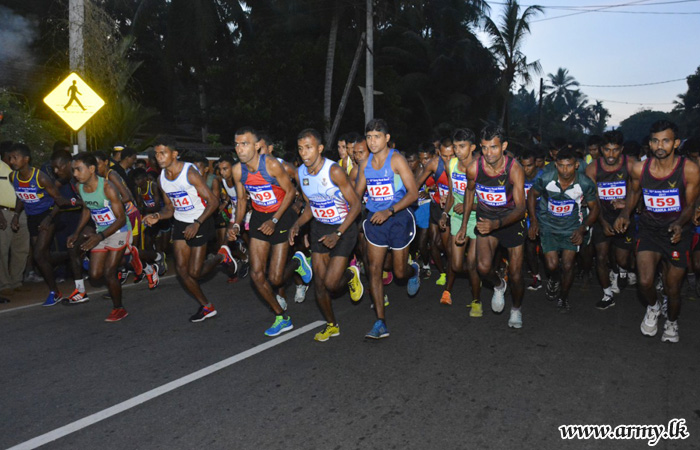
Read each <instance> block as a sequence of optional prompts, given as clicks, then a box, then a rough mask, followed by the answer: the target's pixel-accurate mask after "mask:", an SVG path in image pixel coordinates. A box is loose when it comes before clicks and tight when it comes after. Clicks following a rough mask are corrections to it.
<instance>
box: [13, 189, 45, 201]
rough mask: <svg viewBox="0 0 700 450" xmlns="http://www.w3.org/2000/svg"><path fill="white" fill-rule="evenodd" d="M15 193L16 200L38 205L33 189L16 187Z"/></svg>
mask: <svg viewBox="0 0 700 450" xmlns="http://www.w3.org/2000/svg"><path fill="white" fill-rule="evenodd" d="M16 193H17V198H19V199H20V200H21V201H23V202H24V203H38V202H39V201H40V200H41V198H39V195H38V194H37V193H36V188H33V187H18V188H17V191H16Z"/></svg>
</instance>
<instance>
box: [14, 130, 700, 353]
mask: <svg viewBox="0 0 700 450" xmlns="http://www.w3.org/2000/svg"><path fill="white" fill-rule="evenodd" d="M364 131H365V132H364V134H359V133H350V134H347V135H344V136H343V137H341V139H340V140H339V142H338V152H339V155H340V159H339V161H338V162H335V161H333V160H331V159H328V158H327V157H326V156H325V155H327V154H328V151H326V150H325V149H324V145H323V140H322V137H321V135H320V134H319V132H318V131H316V130H313V129H306V130H303V131H302V132H301V133H299V135H298V136H297V152H298V159H297V161H298V167H297V166H295V165H294V164H291V163H290V162H287V161H284V160H282V159H278V158H275V157H274V156H272V154H271V148H270V147H271V145H270V142H269V137H267V136H266V135H263V134H259V133H258V132H256V131H255V130H254V129H252V128H249V127H244V128H241V129H239V130H238V131H236V133H235V155H236V158H234V157H233V155H225V156H223V157H221V159H220V161H219V162H218V164H217V165H218V167H217V171H218V172H217V174H216V175H215V174H208V173H207V167H206V166H207V165H206V160H203V161H199V160H197V159H196V158H195V160H193V161H192V162H188V161H185V158H181V157H180V152H179V150H178V146H177V143H176V142H175V140H174V139H173V138H170V137H167V136H164V137H159V138H157V139H156V141H155V142H154V153H155V160H156V161H157V164H158V166H159V169H160V174H159V175H155V173H157V171H155V170H153V171H152V172H153V173H151V174H149V173H148V172H147V171H146V170H145V169H133V171H132V173H131V174H130V176H121V175H120V174H119V173H117V172H118V170H117V169H118V168H117V167H114V164H113V163H112V164H111V165H110V161H109V158H108V157H107V156H106V155H104V154H100V153H99V152H97V154H95V153H81V154H78V155H75V156H73V157H71V156H70V155H69V154H67V152H65V151H63V152H58V153H56V152H55V153H54V155H52V167H53V171H54V173H55V175H57V176H58V177H59V180H60V181H57V182H56V183H54V182H53V181H52V180H51V179H49V178H48V177H46V176H45V174H43V173H42V172H41V171H39V170H37V169H35V168H32V167H31V165H30V157H31V154H30V151H29V148H28V147H26V146H23V145H22V144H16V145H15V146H13V147H12V149H11V150H10V152H9V155H10V156H9V161H10V166H11V167H12V169H13V170H14V171H15V172H14V173H13V175H12V177H11V181H12V183H13V186H14V188H15V191H16V194H17V198H18V200H17V205H16V208H15V215H14V217H13V220H12V222H11V224H10V225H11V226H12V227H13V229H16V228H18V226H19V222H18V220H19V215H20V214H21V213H22V211H24V212H25V213H26V215H27V222H28V227H29V232H30V235H31V236H32V240H33V246H34V247H33V248H34V259H35V263H36V266H37V268H38V269H39V271H40V272H41V274H42V275H43V276H44V279H45V281H46V283H47V285H48V287H49V290H50V294H49V296H48V298H47V300H46V302H45V303H44V304H45V305H47V306H50V305H53V304H57V303H58V302H59V301H61V299H62V296H61V294H60V293H59V292H58V287H57V285H56V282H55V278H54V276H53V269H52V266H51V263H50V261H49V259H48V258H45V257H43V256H42V255H46V254H48V246H49V243H50V242H51V240H52V237H53V232H54V230H53V229H52V228H53V218H54V217H55V216H56V215H57V214H60V213H61V212H62V211H65V210H66V209H68V208H69V207H72V208H73V209H75V208H80V210H81V211H82V213H81V214H80V219H79V221H78V223H77V225H76V227H75V230H74V232H73V233H72V234H71V235H70V237H69V238H68V240H67V247H68V248H69V252H68V253H69V260H70V267H71V270H72V272H73V275H74V279H75V285H76V287H75V292H74V293H73V294H72V295H70V296H69V297H67V298H66V299H65V300H64V301H66V302H67V303H82V302H84V301H87V300H88V297H87V294H86V291H85V286H84V282H83V277H82V267H81V266H82V264H81V262H82V256H83V254H89V263H88V268H89V276H90V277H91V278H92V279H94V280H103V281H104V282H105V284H106V285H107V287H108V290H109V296H110V297H111V299H112V302H113V309H112V311H111V313H110V315H109V316H108V318H107V319H106V320H107V321H110V322H113V321H118V320H121V319H123V318H124V317H126V316H127V314H128V313H127V312H126V309H125V308H124V307H123V305H122V295H121V283H120V276H118V274H119V273H121V274H122V275H121V281H124V278H125V277H126V276H128V272H125V271H124V269H121V270H120V268H123V267H124V266H127V267H131V269H132V270H133V271H134V273H135V277H136V280H137V281H139V280H140V278H143V277H144V276H145V277H147V279H148V282H149V287H150V288H152V289H153V288H155V287H157V286H158V283H159V278H158V277H159V272H161V274H162V273H163V270H164V266H165V257H164V254H163V252H164V251H165V250H166V246H167V241H168V240H170V239H171V240H172V252H173V255H174V259H175V268H176V272H177V275H178V276H179V278H180V280H181V282H182V286H183V288H184V289H185V291H186V292H187V293H188V294H190V295H191V296H192V297H193V298H194V299H195V300H196V301H197V302H198V304H199V309H198V310H197V312H196V313H195V314H194V315H192V316H191V317H190V320H191V321H192V322H201V321H203V320H206V319H208V318H211V317H214V316H216V315H217V310H216V308H215V307H214V305H213V304H212V303H211V302H210V301H209V299H208V298H207V297H206V296H205V294H204V293H203V291H202V289H201V287H200V280H201V279H202V277H204V276H205V275H207V274H208V273H210V272H212V271H213V270H214V269H215V268H216V267H218V266H220V265H223V266H224V270H225V271H226V273H227V274H228V275H229V276H230V277H231V281H235V280H236V279H237V277H240V278H242V277H244V276H245V275H246V274H247V273H248V272H249V274H250V277H251V280H252V283H253V285H254V287H255V289H256V291H257V292H258V294H259V295H260V296H261V297H262V299H264V300H265V302H266V303H267V305H268V306H269V309H270V310H271V311H272V313H273V315H274V321H273V323H272V325H271V326H270V327H268V328H267V329H266V330H265V335H267V336H277V335H279V334H281V333H284V332H286V331H289V330H291V329H293V327H294V326H293V323H292V319H291V317H290V316H289V314H288V313H287V312H286V310H287V303H286V299H285V295H284V288H285V285H286V284H287V283H288V282H289V281H290V280H292V279H293V278H294V279H295V284H296V286H297V292H296V294H295V300H296V301H297V302H301V301H304V296H305V292H306V289H307V287H308V285H309V284H310V283H311V281H312V280H313V284H314V288H315V289H314V291H315V296H316V300H317V302H318V305H319V307H320V310H321V313H322V314H323V316H324V318H325V320H326V322H327V324H326V326H325V327H324V328H323V329H322V330H320V331H319V332H318V333H317V334H316V335H315V339H316V340H317V341H322V342H323V341H327V340H328V339H329V338H331V337H336V336H338V335H339V334H340V327H339V324H338V320H337V318H336V316H335V314H334V312H333V307H332V302H331V298H332V297H334V296H338V295H341V294H342V293H343V292H344V290H345V289H346V288H347V289H348V291H349V294H350V297H351V299H352V300H353V301H355V302H357V301H359V300H360V299H361V298H362V296H363V293H364V286H363V283H362V281H361V274H362V273H365V274H366V276H367V280H368V281H369V291H370V296H371V299H372V307H373V310H374V314H375V316H376V317H375V320H374V324H373V326H372V328H371V329H370V331H369V332H368V333H367V334H366V337H367V338H370V339H381V338H385V337H387V336H389V328H388V325H387V320H386V309H385V306H386V305H388V303H389V302H388V300H389V299H388V296H386V295H385V293H384V285H385V284H388V283H389V282H391V281H392V280H397V281H398V282H400V283H404V282H405V283H406V287H407V291H408V295H409V296H415V295H416V294H417V293H418V291H419V289H420V284H421V278H428V277H430V274H431V265H432V266H435V267H436V268H437V270H438V272H439V276H438V277H437V284H438V285H443V286H445V288H444V292H443V294H442V296H441V298H440V303H441V304H444V305H451V304H452V302H453V298H452V289H453V286H454V284H455V280H456V277H457V275H464V276H465V277H466V278H467V279H468V280H469V283H470V285H471V300H469V301H467V302H466V304H467V306H468V307H469V308H470V312H469V315H470V316H471V317H474V318H476V317H481V316H482V315H483V307H482V302H481V300H482V298H481V290H482V282H485V283H486V285H487V286H488V287H490V288H491V289H492V290H493V294H492V297H491V300H490V307H491V309H492V311H493V312H494V313H497V314H500V313H502V312H503V311H504V309H505V294H506V291H507V289H508V288H510V291H511V298H512V303H511V307H510V310H509V314H508V326H509V327H511V328H516V329H517V328H521V327H522V326H523V313H522V301H523V296H524V292H525V279H524V277H523V273H524V269H525V267H523V266H526V267H527V270H528V272H529V273H530V274H531V276H532V279H533V281H532V284H530V285H529V286H528V289H530V290H538V289H540V288H541V287H542V285H543V284H542V282H541V277H540V270H539V267H540V260H543V261H544V272H545V274H546V276H547V281H546V288H545V296H546V298H547V299H549V300H552V301H554V302H556V305H557V308H558V310H559V311H560V312H562V313H567V312H569V311H570V304H569V298H568V295H569V291H570V288H571V286H572V283H573V279H574V274H575V267H576V264H577V258H579V261H578V263H579V265H581V266H583V267H584V268H585V267H586V265H587V264H588V265H589V266H590V261H591V260H592V256H593V253H595V256H596V258H595V261H596V272H597V275H598V279H599V282H600V284H601V287H602V290H603V296H602V299H601V300H600V301H599V302H598V303H597V304H596V307H598V308H599V309H607V308H609V307H611V306H613V305H614V304H615V300H614V295H615V294H616V293H619V286H618V281H619V280H620V279H621V278H624V279H627V280H628V283H629V284H634V283H635V281H636V282H637V283H638V284H639V292H640V294H641V296H642V297H643V299H644V300H645V301H646V302H647V305H648V306H647V311H646V314H645V316H644V319H643V321H642V324H641V331H642V333H643V334H645V335H648V336H654V335H656V334H657V329H658V320H659V316H660V315H661V314H664V315H665V316H666V321H665V323H664V330H663V334H662V341H669V342H678V340H679V337H678V336H679V335H678V322H677V319H678V316H679V312H680V304H681V299H680V286H681V284H682V282H683V278H684V276H685V273H686V270H687V268H688V264H689V263H692V261H691V259H690V253H691V250H694V248H693V249H691V244H692V241H693V232H692V231H693V229H692V225H691V223H692V222H693V221H695V222H697V221H698V219H700V207H696V206H697V205H696V203H697V197H698V182H699V174H698V166H697V164H696V161H697V149H695V152H694V153H689V154H688V157H685V156H681V155H679V152H678V148H679V146H680V144H681V140H680V138H679V136H678V129H677V127H676V126H675V125H674V124H673V123H671V122H667V121H659V122H656V123H654V124H653V125H652V127H651V130H650V135H649V148H650V153H649V155H648V158H646V160H644V161H638V160H637V159H636V158H634V157H631V156H628V155H626V154H624V153H623V147H624V145H623V144H624V142H623V136H622V134H621V133H620V132H619V131H610V132H606V133H605V134H604V135H603V136H602V138H601V139H599V140H597V141H595V142H594V144H595V145H592V146H591V148H590V149H589V151H590V157H589V158H588V159H581V158H580V156H579V155H577V154H576V153H574V152H573V151H572V150H571V149H570V148H567V147H566V146H562V147H561V148H553V149H552V150H551V151H550V158H551V160H550V161H549V162H544V161H542V160H541V158H538V155H536V154H535V153H533V152H532V151H530V150H523V149H518V150H517V151H511V150H513V148H512V147H510V148H509V142H508V139H507V138H506V136H505V134H504V131H503V130H502V129H501V128H499V127H497V126H487V127H485V128H484V129H483V130H481V132H480V135H479V136H478V137H477V136H476V134H475V133H474V132H473V131H471V130H469V129H457V130H455V131H454V132H453V133H452V134H451V135H450V136H448V137H444V138H442V139H439V140H436V142H434V143H427V144H424V145H421V146H420V147H419V148H418V150H417V151H415V152H411V151H409V152H407V153H405V154H402V153H401V152H399V151H398V150H396V149H395V148H393V147H394V146H393V144H392V141H391V135H390V132H389V128H388V125H387V123H386V122H385V121H384V120H382V119H373V120H371V121H370V122H369V123H368V124H367V126H366V129H365V130H364ZM593 147H597V148H593ZM693 155H694V156H693ZM200 163H201V164H200ZM127 164H133V162H131V163H127ZM149 170H151V169H149ZM127 179H128V182H129V183H133V186H128V184H127ZM62 186H64V187H66V186H67V189H68V190H66V191H65V192H62V191H61V187H62ZM142 223H143V225H145V229H144V230H142V228H144V227H143V226H142ZM0 225H3V224H0ZM138 232H141V233H143V234H145V235H148V236H150V240H148V239H146V238H145V236H144V242H146V241H147V242H149V243H148V244H147V245H143V244H141V245H140V246H139V245H135V243H134V241H133V240H132V239H133V235H134V234H136V233H138ZM162 236H169V238H167V239H161V237H162ZM416 237H418V239H415V238H416ZM212 242H216V245H215V246H214V251H216V248H218V252H216V253H214V252H212V251H210V250H211V245H210V244H211V243H212ZM139 247H141V248H140V249H139ZM157 250H159V251H157ZM698 250H700V248H698ZM212 253H214V254H212ZM695 253H700V252H695ZM125 254H126V255H129V257H128V258H125ZM208 254H209V257H208ZM309 254H310V258H309V257H308V256H307V255H309ZM698 259H699V261H700V258H698ZM587 261H588V262H587ZM694 267H695V270H699V269H700V267H698V265H695V266H694ZM635 272H636V273H637V275H638V276H637V277H635V275H634V274H635ZM659 274H660V278H661V281H662V285H663V294H664V295H663V299H664V302H659V301H657V290H656V277H657V275H659ZM635 278H636V280H635ZM662 304H663V306H662Z"/></svg>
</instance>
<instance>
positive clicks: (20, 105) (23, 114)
mask: <svg viewBox="0 0 700 450" xmlns="http://www.w3.org/2000/svg"><path fill="white" fill-rule="evenodd" d="M0 111H2V112H3V123H2V125H0V141H14V142H24V143H25V144H27V145H28V146H29V148H31V149H32V155H33V156H34V161H35V162H43V161H45V160H46V159H48V157H49V155H50V154H51V151H52V149H53V144H54V142H55V141H57V140H59V139H63V140H65V139H67V135H66V132H65V129H64V128H61V127H58V126H56V125H55V124H54V123H53V122H51V121H48V120H42V119H38V118H36V115H35V113H34V112H35V111H34V108H32V107H31V106H30V105H29V104H28V103H27V100H26V98H24V97H23V96H20V95H17V94H13V93H11V92H8V91H7V90H5V89H0Z"/></svg>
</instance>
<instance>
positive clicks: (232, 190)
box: [221, 179, 238, 208]
mask: <svg viewBox="0 0 700 450" xmlns="http://www.w3.org/2000/svg"><path fill="white" fill-rule="evenodd" d="M221 181H222V184H223V185H224V189H225V190H226V193H227V194H228V197H229V198H230V199H231V206H233V207H234V208H235V207H236V204H237V203H238V192H237V191H236V183H233V186H232V187H228V184H227V182H226V180H224V179H222V180H221Z"/></svg>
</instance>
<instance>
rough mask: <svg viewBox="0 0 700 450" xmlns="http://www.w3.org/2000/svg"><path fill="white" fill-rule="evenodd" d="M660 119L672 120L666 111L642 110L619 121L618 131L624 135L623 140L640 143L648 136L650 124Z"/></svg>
mask: <svg viewBox="0 0 700 450" xmlns="http://www.w3.org/2000/svg"><path fill="white" fill-rule="evenodd" d="M661 119H668V120H672V119H671V117H670V115H669V114H668V113H665V112H662V111H651V110H642V111H639V112H637V113H634V114H632V115H631V116H629V117H628V118H626V119H625V120H623V121H622V122H620V131H622V133H623V134H624V135H625V140H634V141H637V142H639V143H642V142H643V141H644V139H645V138H648V136H649V128H650V127H651V124H653V123H654V122H656V121H657V120H661Z"/></svg>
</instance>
